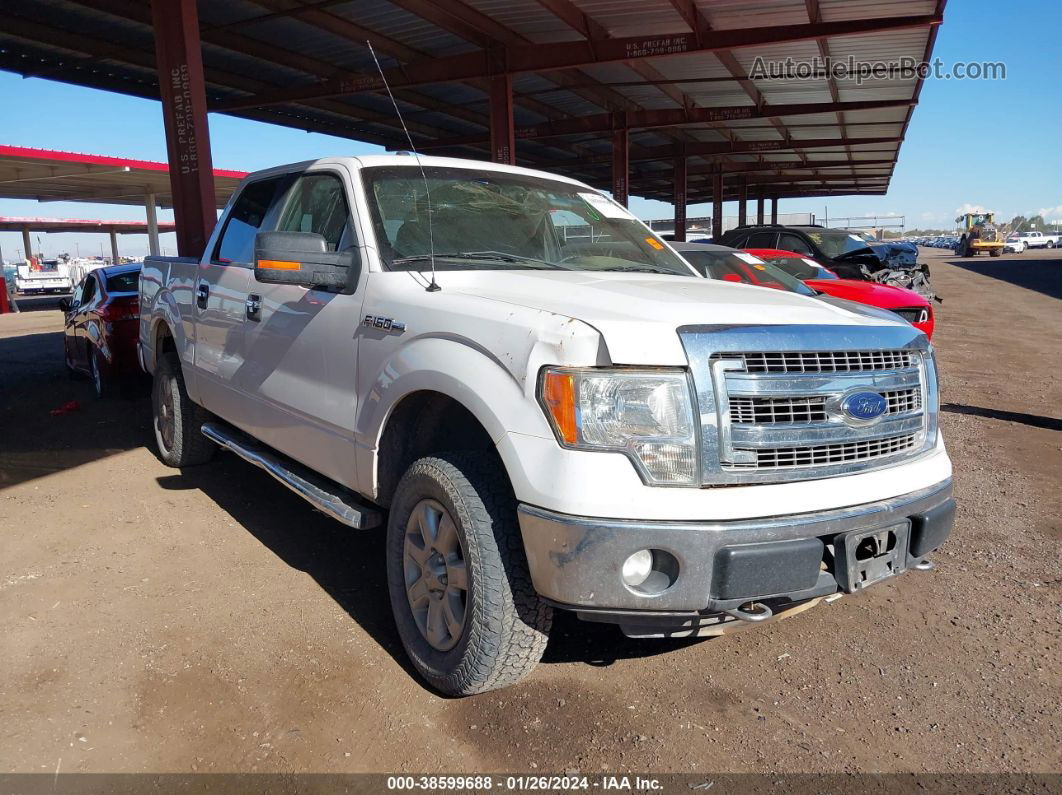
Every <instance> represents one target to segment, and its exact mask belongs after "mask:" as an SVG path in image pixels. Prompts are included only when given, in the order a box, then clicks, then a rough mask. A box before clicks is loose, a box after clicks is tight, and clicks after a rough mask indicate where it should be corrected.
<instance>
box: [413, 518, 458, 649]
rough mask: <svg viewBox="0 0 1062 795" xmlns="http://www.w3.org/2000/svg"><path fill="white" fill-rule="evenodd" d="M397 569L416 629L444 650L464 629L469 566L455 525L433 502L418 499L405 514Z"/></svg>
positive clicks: (436, 647)
mask: <svg viewBox="0 0 1062 795" xmlns="http://www.w3.org/2000/svg"><path fill="white" fill-rule="evenodd" d="M402 570H403V573H404V576H405V584H406V597H407V598H408V600H409V608H410V610H411V611H412V613H413V620H414V622H415V623H416V625H417V629H419V630H420V634H421V635H423V636H424V639H425V640H426V641H428V643H429V644H431V646H432V648H434V649H437V650H438V651H449V650H450V649H452V648H453V647H454V646H456V645H457V643H458V641H459V640H461V635H462V634H463V632H464V628H465V610H466V607H467V604H468V569H467V567H466V565H465V553H464V547H463V545H462V544H461V538H460V535H459V534H458V532H457V526H456V525H455V524H454V520H453V518H452V517H451V516H450V513H449V512H448V511H447V510H446V509H445V508H444V507H443V506H442V505H441V504H440V503H439V502H437V501H436V500H432V499H424V500H421V501H420V502H418V503H417V504H416V506H415V507H414V508H413V511H412V513H411V514H410V516H409V521H408V522H407V524H406V538H405V545H404V549H403V554H402Z"/></svg>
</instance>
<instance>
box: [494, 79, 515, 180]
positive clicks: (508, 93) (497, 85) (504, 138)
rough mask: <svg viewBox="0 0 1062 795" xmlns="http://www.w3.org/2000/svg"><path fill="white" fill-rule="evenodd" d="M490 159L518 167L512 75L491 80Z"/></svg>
mask: <svg viewBox="0 0 1062 795" xmlns="http://www.w3.org/2000/svg"><path fill="white" fill-rule="evenodd" d="M490 157H491V160H493V161H494V162H495V163H506V164H508V165H510V166H512V165H516V139H515V137H514V135H513V78H512V75H499V76H498V77H492V78H491V79H490Z"/></svg>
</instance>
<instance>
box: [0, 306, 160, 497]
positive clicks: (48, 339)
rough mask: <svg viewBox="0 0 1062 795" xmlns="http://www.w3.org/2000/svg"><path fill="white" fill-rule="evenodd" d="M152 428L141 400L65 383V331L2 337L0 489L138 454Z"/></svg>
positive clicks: (84, 381)
mask: <svg viewBox="0 0 1062 795" xmlns="http://www.w3.org/2000/svg"><path fill="white" fill-rule="evenodd" d="M5 317H8V316H5ZM133 394H134V393H130V394H129V395H128V396H133ZM52 412H55V413H54V414H53V413H52ZM150 428H151V411H150V406H149V405H148V404H147V402H146V401H134V400H129V399H127V397H123V398H118V399H113V400H97V399H96V397H95V395H94V393H93V389H92V385H91V383H89V381H88V380H87V379H84V378H79V379H71V378H70V376H69V375H68V374H67V372H66V368H65V366H64V364H63V332H62V331H42V332H36V333H24V334H14V335H12V336H7V337H0V490H2V489H6V488H9V487H11V486H15V485H18V484H20V483H24V482H26V481H30V480H34V479H36V478H42V477H47V476H49V475H54V474H56V473H59V472H64V471H66V470H71V469H74V468H76V467H80V466H83V465H85V464H89V463H92V462H93V461H98V460H100V459H103V458H107V457H108V456H112V455H117V454H119V453H124V452H126V451H127V450H133V449H135V448H139V447H143V446H144V443H145V441H146V439H147V438H149V434H150Z"/></svg>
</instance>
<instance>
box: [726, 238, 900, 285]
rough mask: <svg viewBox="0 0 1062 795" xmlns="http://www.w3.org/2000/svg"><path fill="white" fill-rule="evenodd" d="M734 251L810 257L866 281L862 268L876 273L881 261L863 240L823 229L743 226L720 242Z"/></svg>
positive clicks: (841, 275) (824, 265) (838, 271)
mask: <svg viewBox="0 0 1062 795" xmlns="http://www.w3.org/2000/svg"><path fill="white" fill-rule="evenodd" d="M720 242H721V243H722V244H723V245H724V246H730V247H732V248H773V249H781V250H782V251H793V252H796V253H797V254H800V255H802V256H805V257H810V258H811V259H813V260H815V261H816V262H817V263H819V264H820V265H822V266H823V267H825V268H829V269H830V270H831V271H833V272H834V273H836V274H837V275H838V276H840V277H841V278H842V279H866V276H864V275H863V270H862V268H861V266H863V265H865V266H866V267H867V269H868V270H870V271H875V270H878V269H879V268H881V259H880V258H879V257H878V255H877V254H875V253H874V249H872V248H871V247H870V246H869V245H868V244H867V242H866V241H865V240H863V238H861V237H860V236H859V235H856V234H853V233H851V232H849V231H848V230H847V229H827V228H826V227H823V226H781V225H779V226H774V225H767V226H739V227H737V228H736V229H731V230H730V231H729V232H727V233H725V234H724V235H723V239H722V240H721V241H720Z"/></svg>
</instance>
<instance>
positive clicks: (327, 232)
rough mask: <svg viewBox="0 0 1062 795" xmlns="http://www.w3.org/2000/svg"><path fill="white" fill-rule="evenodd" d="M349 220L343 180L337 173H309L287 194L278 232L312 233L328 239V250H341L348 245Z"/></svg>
mask: <svg viewBox="0 0 1062 795" xmlns="http://www.w3.org/2000/svg"><path fill="white" fill-rule="evenodd" d="M349 218H350V212H349V210H348V209H347V199H346V196H345V195H344V194H343V183H342V182H341V181H340V179H339V178H338V177H336V176H335V175H334V174H307V175H305V176H303V177H300V178H299V179H298V180H297V181H296V182H295V184H294V185H293V186H292V188H291V190H290V191H289V192H288V199H287V203H286V205H285V206H284V212H283V213H281V216H280V221H279V222H278V223H277V231H278V232H312V233H314V234H317V235H321V236H322V237H323V238H324V239H325V243H326V244H327V245H328V250H329V251H338V250H340V247H341V245H342V246H344V247H346V245H349V242H348V241H345V240H344V237H345V236H346V235H347V232H348V219H349Z"/></svg>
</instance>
